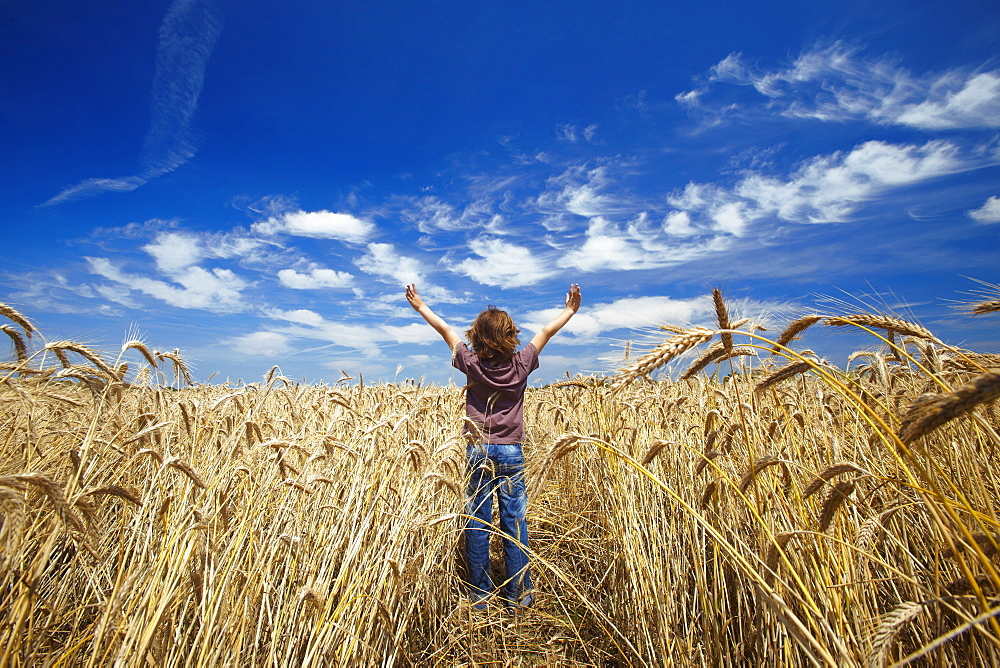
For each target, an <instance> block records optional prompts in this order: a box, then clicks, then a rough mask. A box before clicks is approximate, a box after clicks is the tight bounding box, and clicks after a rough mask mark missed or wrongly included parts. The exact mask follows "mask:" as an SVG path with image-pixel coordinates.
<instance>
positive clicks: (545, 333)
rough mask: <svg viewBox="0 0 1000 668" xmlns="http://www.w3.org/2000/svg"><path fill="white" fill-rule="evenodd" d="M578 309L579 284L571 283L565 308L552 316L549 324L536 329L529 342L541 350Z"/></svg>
mask: <svg viewBox="0 0 1000 668" xmlns="http://www.w3.org/2000/svg"><path fill="white" fill-rule="evenodd" d="M578 310H580V286H579V285H577V284H576V283H573V284H572V285H570V286H569V292H568V293H566V308H564V309H563V310H562V313H560V314H559V315H557V316H556V317H554V318H553V319H552V320H551V321H550V322H549V324H547V325H545V326H544V327H542V328H541V329H540V330H538V333H537V334H535V335H534V336H533V337H532V338H531V342H532V343H533V344H535V349H536V350H537V351H538V352H542V348H544V347H545V344H546V343H548V342H549V339H551V338H552V337H553V336H555V334H556V332H558V331H559V330H560V329H562V328H563V325H565V324H566V323H567V322H569V319H570V318H572V317H573V315H574V314H576V312H577V311H578Z"/></svg>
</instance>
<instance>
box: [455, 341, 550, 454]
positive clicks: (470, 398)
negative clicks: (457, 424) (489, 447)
mask: <svg viewBox="0 0 1000 668" xmlns="http://www.w3.org/2000/svg"><path fill="white" fill-rule="evenodd" d="M452 364H453V365H454V366H455V368H456V369H458V370H459V371H461V372H462V373H464V374H465V377H466V379H467V381H468V387H467V388H466V390H465V414H466V415H468V416H469V419H470V420H472V421H473V422H475V423H476V425H477V426H478V427H479V430H480V431H481V432H482V436H483V439H484V440H485V441H486V442H487V443H520V442H521V441H523V440H524V388H526V387H527V386H528V374H529V373H531V372H532V371H534V370H535V369H537V368H538V350H537V349H535V346H534V345H532V344H530V343H529V344H528V345H526V346H525V347H524V348H521V350H519V351H517V352H516V353H514V355H513V356H512V357H511V358H510V360H509V361H507V362H503V363H501V364H490V363H489V362H485V361H483V360H480V359H479V358H478V357H476V353H474V352H472V351H471V350H469V347H468V346H466V345H465V344H464V343H459V344H458V348H457V349H456V351H455V358H454V359H453V360H452ZM463 431H464V432H465V433H467V434H469V433H474V430H473V429H472V427H471V425H468V424H467V425H466V426H465V429H464V430H463Z"/></svg>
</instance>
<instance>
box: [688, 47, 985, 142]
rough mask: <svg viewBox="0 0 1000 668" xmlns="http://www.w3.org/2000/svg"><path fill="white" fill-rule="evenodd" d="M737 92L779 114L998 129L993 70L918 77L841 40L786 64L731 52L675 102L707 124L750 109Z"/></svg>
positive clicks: (925, 127)
mask: <svg viewBox="0 0 1000 668" xmlns="http://www.w3.org/2000/svg"><path fill="white" fill-rule="evenodd" d="M741 89H742V90H753V91H755V92H756V93H758V94H759V95H760V96H763V98H764V101H765V104H766V107H767V109H769V110H771V111H777V112H778V113H779V114H781V115H783V116H786V117H797V118H812V119H817V120H822V121H846V120H849V119H867V120H869V121H872V122H875V123H878V124H880V125H905V126H909V127H913V128H917V129H920V130H926V131H931V130H953V129H968V128H997V127H1000V70H991V71H976V70H971V69H952V70H949V71H945V72H942V73H934V74H923V75H921V74H917V73H914V72H912V71H910V70H907V69H905V68H903V67H901V66H900V65H899V64H898V62H897V61H896V60H895V59H893V58H891V57H888V56H882V57H873V56H868V55H866V54H864V53H863V52H862V50H861V49H860V48H859V47H857V46H852V45H847V44H845V43H843V42H834V43H832V44H828V45H818V46H815V47H813V48H812V49H810V50H807V51H805V52H803V53H802V54H801V55H800V56H799V57H798V58H796V59H795V60H794V61H793V62H792V63H791V64H789V65H788V66H787V67H782V68H772V69H767V68H762V67H758V66H756V65H755V64H753V63H751V62H748V61H747V60H746V58H745V57H744V56H743V54H741V53H732V54H730V55H728V56H727V57H726V58H724V59H723V60H721V61H720V62H719V63H717V64H716V65H715V66H713V67H712V68H711V69H710V70H709V72H708V74H707V75H706V76H704V77H703V78H702V81H701V83H700V84H699V85H698V86H697V87H695V88H693V89H691V90H688V91H684V92H682V93H679V94H678V95H677V96H675V98H674V99H675V100H676V101H677V102H678V103H679V104H680V105H682V106H683V107H686V108H687V109H689V110H691V111H692V112H696V113H699V114H702V115H704V116H705V118H706V120H707V121H708V124H709V125H712V124H715V123H717V122H718V120H719V119H721V118H724V117H726V116H730V115H744V114H747V113H751V112H752V109H753V107H754V105H755V101H754V100H753V99H747V98H745V97H744V96H742V95H741V94H740V90H741Z"/></svg>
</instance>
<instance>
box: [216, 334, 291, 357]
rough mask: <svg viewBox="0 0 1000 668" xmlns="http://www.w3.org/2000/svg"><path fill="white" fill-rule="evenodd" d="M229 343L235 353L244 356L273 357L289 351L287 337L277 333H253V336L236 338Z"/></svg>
mask: <svg viewBox="0 0 1000 668" xmlns="http://www.w3.org/2000/svg"><path fill="white" fill-rule="evenodd" d="M230 342H231V343H232V344H233V345H234V346H235V347H236V350H237V351H239V352H240V353H242V354H244V355H261V356H264V357H274V356H276V355H283V354H285V353H287V352H289V351H290V350H291V348H290V347H289V345H288V337H287V336H285V335H284V334H279V333H278V332H266V331H265V332H254V333H253V334H246V335H244V336H237V337H235V338H233V339H231V341H230Z"/></svg>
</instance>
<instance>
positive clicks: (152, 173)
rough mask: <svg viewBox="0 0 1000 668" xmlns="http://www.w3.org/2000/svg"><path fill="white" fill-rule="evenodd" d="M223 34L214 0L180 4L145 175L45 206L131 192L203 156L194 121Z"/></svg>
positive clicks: (169, 31) (81, 190)
mask: <svg viewBox="0 0 1000 668" xmlns="http://www.w3.org/2000/svg"><path fill="white" fill-rule="evenodd" d="M221 30H222V18H221V15H220V14H219V12H218V11H217V10H216V8H215V5H214V3H213V2H212V0H174V2H173V4H171V5H170V8H169V9H168V10H167V14H166V16H165V17H164V18H163V23H162V24H161V25H160V34H159V43H158V46H157V51H156V69H155V71H154V74H153V92H152V99H151V100H150V122H149V130H148V131H147V133H146V137H145V139H144V141H143V145H142V154H141V160H140V162H141V166H142V170H141V171H140V173H139V174H136V175H132V176H123V177H119V178H89V179H85V180H83V181H81V182H80V183H77V184H75V185H72V186H69V187H67V188H64V189H63V190H62V191H60V192H59V193H57V194H56V195H55V196H53V197H51V198H49V199H48V200H47V201H46V202H44V203H43V206H54V205H57V204H62V203H64V202H68V201H72V200H77V199H80V198H83V197H89V196H93V195H97V194H100V193H103V192H128V191H131V190H135V189H136V188H139V187H140V186H142V185H144V184H145V183H147V182H148V181H150V180H151V179H155V178H157V177H159V176H162V175H163V174H166V173H168V172H172V171H173V170H175V169H177V168H178V167H180V166H181V165H183V164H184V163H185V162H187V161H188V160H190V159H191V158H192V157H193V156H194V155H195V153H196V152H197V150H198V149H197V142H196V141H195V138H194V135H193V134H192V132H191V120H192V118H193V117H194V114H195V111H196V110H197V108H198V98H199V97H200V96H201V91H202V87H203V86H204V82H205V68H206V66H207V65H208V60H209V58H210V57H211V55H212V50H213V48H214V47H215V41H216V39H217V38H218V36H219V33H220V32H221Z"/></svg>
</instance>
